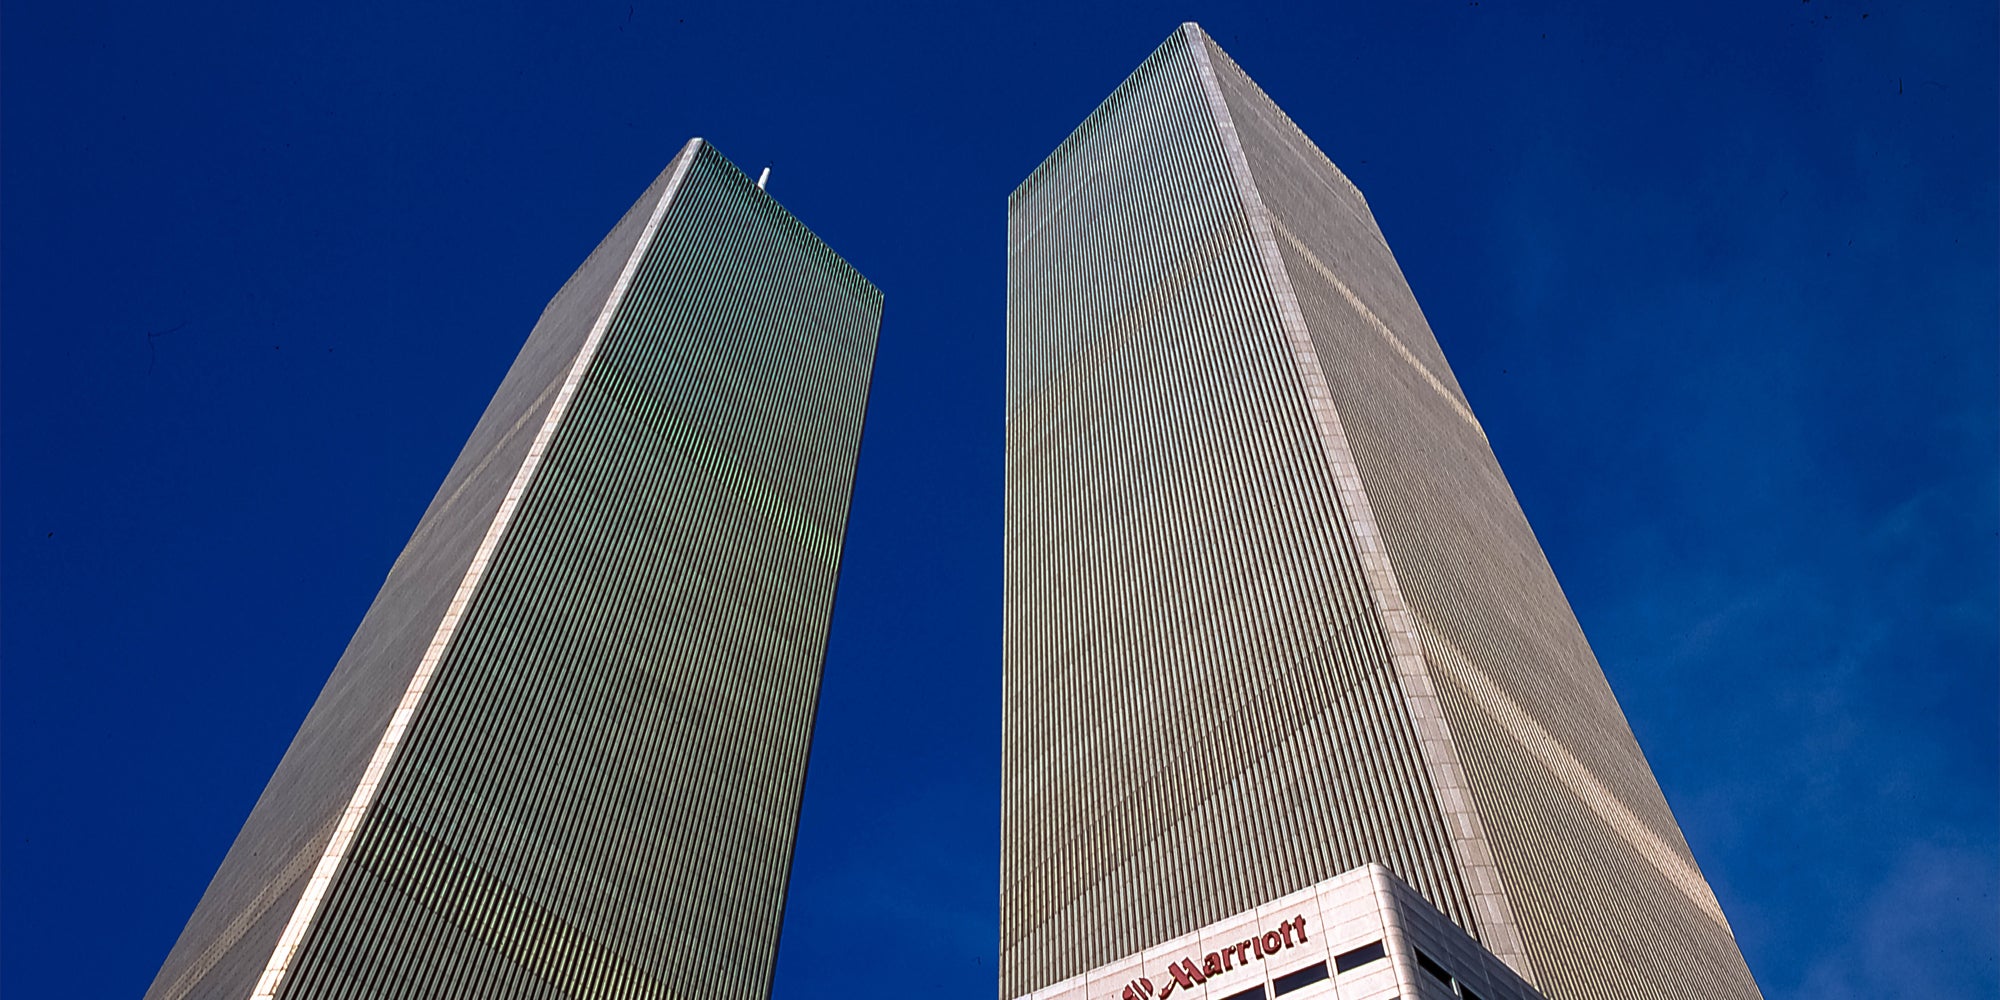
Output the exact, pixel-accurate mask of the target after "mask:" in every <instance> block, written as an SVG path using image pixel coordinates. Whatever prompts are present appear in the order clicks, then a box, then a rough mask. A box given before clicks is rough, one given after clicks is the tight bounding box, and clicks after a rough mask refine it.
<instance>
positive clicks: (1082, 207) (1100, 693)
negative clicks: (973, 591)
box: [1000, 24, 1758, 1000]
mask: <svg viewBox="0 0 2000 1000" xmlns="http://www.w3.org/2000/svg"><path fill="white" fill-rule="evenodd" d="M1006 454H1007V468H1006V530H1005V560H1006V569H1005V595H1006V596H1005V602H1006V607H1005V612H1004V622H1005V639H1004V642H1005V653H1004V660H1005V671H1006V676H1005V684H1004V699H1005V707H1004V712H1005V717H1004V731H1005V737H1004V739H1005V745H1004V750H1003V755H1004V756H1003V761H1004V762H1003V771H1002V783H1003V790H1002V798H1003V801H1002V820H1001V823H1002V832H1001V844H1002V847H1001V850H1002V857H1001V890H1000V891H1001V914H1000V933H1001V941H1000V948H1001V961H1000V980H1001V981H1000V991H1001V995H1002V996H1015V995H1019V994H1023V993H1027V992H1028V991H1031V990H1035V989H1037V988H1040V987H1042V986H1045V985H1047V984H1049V983H1053V982H1056V981H1058V980H1062V979H1064V978H1065V977H1072V976H1076V975H1078V974H1079V973H1082V972H1083V971H1084V970H1086V969H1091V968H1094V967H1098V966H1100V965H1101V964H1103V963H1107V962H1110V961H1112V960H1113V959H1117V958H1119V957H1120V956H1124V955H1129V954H1134V953H1137V952H1138V951H1139V950H1140V949H1141V948H1144V947H1148V946H1151V945H1154V944H1155V943H1156V942H1159V941H1163V940H1165V939H1168V938H1171V937H1173V936H1175V935H1183V934H1187V933H1189V932H1192V931H1194V930H1195V929H1196V928H1199V927H1202V926H1203V925H1207V924H1211V923H1212V922H1214V921H1217V920H1219V919H1221V918H1224V917H1226V916H1228V915H1230V914H1234V913H1238V912H1242V911H1247V910H1249V909H1251V908H1252V907H1255V906H1259V905H1262V904H1264V903H1266V902H1268V901H1270V900H1274V899H1277V898H1279V897H1281V896H1285V895H1286V894H1288V893H1295V892H1298V891H1300V890H1301V889H1303V888H1305V887H1308V886H1311V885H1314V884H1315V883H1319V882H1322V881H1323V880H1326V879H1329V878H1332V877H1334V876H1336V875H1338V874H1340V873H1342V872H1346V871H1349V870H1351V869H1355V868H1358V867H1361V866H1363V865H1365V864H1367V863H1370V862H1379V863H1381V864H1382V865H1384V866H1386V867H1387V868H1388V869H1389V870H1391V871H1393V872H1394V873H1395V874H1396V875H1398V876H1400V877H1401V879H1402V880H1404V881H1406V882H1408V883H1409V884H1410V885H1411V886H1412V887H1414V888H1415V890H1416V891H1417V892H1419V893H1420V894H1421V895H1422V897H1423V898H1424V899H1426V900H1428V902H1429V903H1430V904H1431V905H1432V906H1435V907H1436V908H1437V909H1438V910H1440V911H1442V912H1443V913H1444V914H1445V915H1446V916H1448V917H1449V918H1450V920H1451V921H1452V922H1453V923H1454V924H1456V925H1457V926H1458V927H1460V928H1462V929H1463V930H1465V931H1466V932H1468V933H1470V934H1471V935H1473V936H1474V937H1475V938H1476V939H1477V940H1478V942H1479V943H1480V944H1481V945H1482V946H1483V947H1484V948H1485V949H1486V950H1487V951H1489V952H1491V953H1492V954H1493V955H1495V956H1497V957H1498V958H1500V959H1501V960H1503V961H1504V962H1506V963H1507V965H1508V966H1509V967H1511V968H1512V969H1514V970H1515V971H1516V972H1518V973H1520V974H1521V975H1522V976H1523V977H1525V978H1526V979H1527V980H1529V981H1530V982H1532V983H1534V984H1535V985H1536V986H1537V987H1538V988H1539V989H1540V990H1541V991H1542V992H1543V993H1544V994H1545V995H1547V996H1548V997H1551V998H1555V1000H1583V998H1670V997H1671V998H1685V1000H1707V998H1719V997H1753V996H1756V995H1758V994H1757V988H1756V985H1755V983H1754V982H1753V981H1752V980H1751V977H1750V974H1749V971H1748V969H1747V968H1746V966H1745V965H1744V962H1743V959H1742V956H1741V954H1740V952H1739V951H1738V949H1737V947H1736V943H1735V939H1734V937H1733V935H1732V934H1731V931H1730V929H1729V925H1728V923H1727V922H1726V921H1725V920H1724V918H1723V914H1722V910H1721V907H1720V906H1719V905H1718V904H1717V902H1716V899H1715V896H1714V894H1713V893H1712V892H1711V891H1710V889H1709V886H1708V883H1707V882H1706V880H1705V879H1704V878H1703V877H1702V875H1701V873H1700V871H1699V869H1698V868H1697V867H1696V865H1695V862H1694V858H1693V856H1692V855H1691V854H1690V852H1689V850H1688V847H1687V844H1686V842H1685V841H1684V840H1683V838H1682V836H1681V833H1680V830H1679V827H1678V825H1677V824H1676V823H1675V821H1674V818H1673V816H1672V814H1671V812H1670V811H1669V809H1668V807H1667V803H1666V801H1665V799H1664V797H1663V796H1662V795H1661V793H1660V790H1659V787H1658V785H1657V783H1656V782H1655V780H1654V778H1653V775H1652V772H1651V770H1650V768H1649V767H1648V766H1647V764H1646V761H1645V758H1644V757H1643V755H1642V754H1641V753H1640V750H1639V747H1638V745H1637V743H1636V741H1635V740H1634V739H1633V736H1632V733H1631V730H1630V728H1629V727H1628V726H1627V724H1626V722H1625V719H1624V716H1623V714H1622V713H1621V712H1620V710H1619V707H1618V704H1617V701H1616V700H1615V699H1614V698H1613V696H1612V693H1611V690H1610V688H1609V686H1608V685H1607V684H1606V682H1605V678H1604V675H1603V672H1602V671H1601V670H1600V668H1599V667H1598V664H1597V662H1596V660H1595V658H1594V656H1593V655H1592V653H1591V651H1590V647H1589V646H1588V644H1587V643H1586V642H1585V640H1584V637H1583V633H1582V631H1581V629H1580V628H1579V626H1578V624H1577V622H1576V619H1575V616H1574V615H1573V613H1572V612H1571V611H1570V608H1569V604H1568V602H1567V600H1566V599H1565V598H1564V596H1563V593H1562V591H1561V589H1560V587H1559V586H1558V585H1557V583H1556V580H1555V576H1554V574H1553V573H1552V572H1551V570H1550V568H1549V565H1548V562H1547V560H1546V559H1545V558H1544V556H1543V554H1542V552H1541V549H1540V547H1539V545H1538V544H1537V543H1536V541H1535V537H1534V533H1533V532H1532V531H1531V530H1530V528H1529V526H1528V523H1527V521H1526V519H1525V518H1524V517H1523V515H1522V512H1521V509H1520V507H1519V505H1518V504H1517V503H1516V501H1515V499H1514V495H1513V493H1512V491H1511V489H1510V488H1509V487H1508V485H1507V481H1506V479H1505V477H1504V476H1502V474H1501V472H1500V468H1499V465H1498V463H1497V462H1496V460H1495V459H1494V455H1493V452H1492V450H1491V448H1490V447H1489V446H1488V444H1487V440H1486V433H1485V431H1484V430H1483V429H1482V428H1481V426H1480V424H1479V421H1478V420H1477V419H1476V418H1475V417H1474V416H1473V413H1472V410H1471V408H1470V406H1469V404H1468V402H1467V400H1466V398H1465V395H1464V393H1463V392H1462V391H1461V389H1460V387H1459V385H1458V383H1457V381H1456V380H1455V379H1454V378H1453V376H1452V372H1451V368H1450V366H1449V365H1447V364H1446V363H1445V359H1444V356H1443V354H1442V352H1441V351H1440V350H1439V347H1438V343H1437V341H1436V339H1435V337H1434V336H1433V335H1432V333H1431V330H1430V328H1429V326H1428V324H1427V323H1426V322H1425V320H1424V317H1423V313H1422V312H1421V311H1420V310H1419V309H1418V307H1417V303H1416V300H1415V298H1414V297H1413V296H1412V294H1411V292H1410V289H1409V286H1408V285H1407V284H1406V283H1405V281H1404V279H1403V277H1402V274H1401V271H1400V270H1399V269H1398V267H1397V265H1396V261H1395V258H1394V256H1393V255H1392V254H1391V253H1390V252H1389V249H1388V246H1387V244H1386V243H1385V242H1384V240H1383V237H1382V233H1381V231H1380V230H1379V229H1378V228H1377V226H1376V224H1375V220H1374V218H1373V216H1372V215H1371V214H1370V212H1369V209H1368V206H1367V203H1366V202H1365V201H1364V200H1363V199H1362V197H1361V194H1360V192H1358V191H1357V190H1355V188H1354V186H1353V185H1352V184H1350V183H1349V182H1348V181H1347V179H1346V178H1345V177H1344V176H1342V174H1341V173H1340V171H1339V170H1338V169H1336V168H1335V167H1334V165H1333V164H1332V163H1331V162H1330V161H1329V160H1328V159H1327V158H1326V156H1325V155H1324V154H1322V153H1321V152H1320V151H1319V149H1318V148H1317V147H1316V146H1315V145H1314V144H1313V143H1312V142H1311V141H1310V140H1309V139H1307V138H1306V137H1305V135H1304V134H1303V133H1302V132H1300V131H1299V129H1298V128H1297V126H1295V125H1294V124H1293V123H1292V122H1291V120H1290V119H1289V118H1287V117H1286V116H1285V115H1284V113H1283V112H1282V111H1280V110H1279V109H1278V108H1277V106H1276V105H1275V104H1273V103H1272V102H1271V100H1270V99H1269V98H1268V97H1266V96H1265V95H1264V93H1263V92H1262V91H1261V90H1260V89H1259V88H1258V87H1257V86H1256V84H1254V83H1252V82H1251V80H1250V79H1249V77H1247V76H1246V75H1245V74H1244V73H1243V71H1242V70H1241V69H1240V68H1238V67H1237V65H1236V64H1235V63H1234V62H1233V61H1231V60H1230V58H1229V57H1228V56H1227V55H1225V54H1224V53H1223V52H1222V51H1221V50H1220V48H1218V47H1217V46H1216V45H1215V43H1214V42H1213V41H1212V40H1211V39H1209V38H1208V37H1207V36H1206V35H1205V34H1203V33H1202V31H1201V30H1200V29H1199V28H1198V27H1196V26H1194V25H1191V24H1190V25H1186V26H1184V27H1183V28H1182V29H1181V30H1180V31H1178V32H1176V33H1175V34H1174V35H1173V36H1172V37H1171V38H1169V39H1168V40H1167V41H1166V42H1165V44H1163V45H1161V46H1160V47H1159V49H1158V50H1157V51H1155V52H1154V53H1153V54H1152V55H1151V56H1150V57H1148V58H1147V59H1146V61H1145V62H1144V64H1142V65H1141V66H1140V67H1139V69H1138V70H1137V71H1136V72H1134V73H1133V74H1132V75H1131V77H1130V78H1128V79H1127V80H1126V81H1125V82H1124V83H1123V84H1122V85H1120V86H1119V88H1118V89H1117V90H1116V91H1115V92H1114V93H1113V94H1112V95H1111V96H1110V97H1109V98H1108V99H1106V100H1105V102H1104V103H1103V104H1102V105H1101V106H1099V107H1098V108H1097V110H1096V111H1095V112H1093V113H1092V114H1091V115H1090V116H1089V117H1088V118H1087V119H1086V120H1085V121H1084V123H1083V124H1082V125H1081V126H1079V127H1078V128H1077V129H1076V131H1075V132H1074V133H1072V134H1071V135H1070V136H1069V138H1068V139H1066V140H1065V141H1064V142H1063V143H1062V145H1061V146H1059V147H1058V148H1057V149H1056V151H1055V152H1054V153H1053V154H1051V155H1050V156H1049V158H1048V159H1047V160H1046V161H1045V162H1043V163H1042V165H1041V166H1040V167H1038V168H1036V170H1035V171H1034V173H1033V174H1031V175H1030V176H1029V177H1028V179H1027V180H1026V181H1025V182H1023V183H1022V184H1021V186H1020V187H1019V188H1018V189H1017V190H1016V191H1015V192H1014V193H1013V195H1012V196H1011V197H1010V198H1009V201H1008V313H1007V397H1006ZM1245 943H1246V944H1247V943H1249V942H1247V941H1246V942H1245Z"/></svg>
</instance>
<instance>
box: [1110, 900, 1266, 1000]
mask: <svg viewBox="0 0 2000 1000" xmlns="http://www.w3.org/2000/svg"><path fill="white" fill-rule="evenodd" d="M1305 940H1306V918H1305V917H1304V916H1303V915H1301V916H1296V917H1293V918H1292V919H1290V920H1287V921H1284V922H1282V923H1280V924H1279V925H1278V927H1277V929H1276V930H1269V931H1265V932H1264V933H1262V934H1252V935H1251V936H1250V937H1248V938H1246V939H1244V940H1242V941H1239V942H1237V943H1236V944H1234V945H1232V946H1230V947H1226V948H1223V949H1222V950H1221V951H1211V952H1209V953H1208V954H1207V955H1204V956H1202V959H1201V964H1200V965H1196V964H1195V962H1194V959H1193V958H1192V957H1188V958H1182V959H1179V960H1170V961H1168V962H1167V971H1166V973H1165V974H1164V975H1162V976H1161V977H1160V986H1159V989H1158V990H1155V989H1154V988H1153V981H1152V980H1151V979H1148V978H1146V977H1144V976H1141V977H1139V978H1138V979H1134V980H1132V981H1131V982H1129V983H1127V984H1125V992H1124V993H1122V994H1119V1000H1167V998H1168V997H1171V996H1173V995H1174V989H1175V988H1176V987H1179V988H1180V989H1193V988H1194V987H1195V984H1197V983H1205V982H1207V981H1208V980H1210V979H1212V978H1215V977H1217V976H1221V975H1223V974H1225V973H1227V972H1229V971H1231V970H1232V969H1236V968H1239V967H1248V966H1249V964H1250V961H1251V959H1257V960H1259V961H1262V960H1263V959H1264V958H1265V957H1266V956H1269V955H1275V954H1277V953H1278V952H1280V951H1283V950H1284V949H1286V948H1290V947H1292V946H1293V945H1295V944H1303V943H1305Z"/></svg>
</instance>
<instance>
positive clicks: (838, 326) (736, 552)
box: [147, 139, 882, 1000]
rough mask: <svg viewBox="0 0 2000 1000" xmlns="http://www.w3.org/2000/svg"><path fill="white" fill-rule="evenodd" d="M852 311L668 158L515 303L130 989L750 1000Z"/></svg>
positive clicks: (858, 327) (809, 709)
mask: <svg viewBox="0 0 2000 1000" xmlns="http://www.w3.org/2000/svg"><path fill="white" fill-rule="evenodd" d="M881 315H882V296H881V293H880V292H879V291H877V290H876V289H875V287H874V286H873V285H871V284H870V283H869V282H868V281H867V280H866V279H864V278H863V277H862V276H861V275H860V274H858V273H857V272H856V271H855V270H854V269H853V268H852V267H850V266H848V264H847V263H846V262H845V261H843V260H842V259H841V258H840V257H838V256H837V255H835V254H834V253H833V252H832V251H831V250H829V249H828V248H827V247H826V245H825V244H824V243H822V242H820V240H819V239H818V238H817V237H815V236H814V235H813V234H812V233H811V232H810V231H808V230H807V229H806V228H805V227H804V226H803V225H801V224H800V223H799V221H798V220H797V219H795V218H793V217H792V215H791V214H790V213H788V212H786V211H785V210H784V209H783V208H782V207H780V206H779V205H778V204H777V202H775V201H773V200H772V199H771V198H770V197H769V196H768V195H767V194H765V193H764V191H762V190H761V189H760V188H759V187H758V186H757V185H755V184H753V183H752V182H751V181H750V180H749V179H748V178H747V177H745V176H744V175H743V174H742V173H741V172H739V171H738V170H737V169H736V168H735V167H733V166H731V165H730V164H729V163H728V161H726V160H724V159H723V158H722V157H721V156H720V155H719V154H717V153H716V152H715V151H714V149H713V148H712V147H710V146H708V145H707V144H706V143H704V142H702V141H701V140H699V139H696V140H692V141H690V142H689V143H688V144H687V145H686V147H685V148H684V149H682V151H681V152H680V154H679V155H678V156H676V157H675V158H674V160H673V162H672V163H671V164H670V165H669V166H668V167H667V169H666V170H665V171H664V172H663V173H661V174H660V175H659V177H658V179H657V180H655V181H654V182H653V183H652V185H651V186H650V187H649V188H648V189H647V190H646V192H645V194H644V195H642V196H641V197H640V199H639V201H638V202H637V203H636V204H635V205H633V207H632V208H631V210H630V211H628V212H627V213H626V214H625V216H624V218H623V219H622V220H620V221H619V223H618V225H617V226H616V227H615V228H614V229H613V230H612V231H611V234H610V235H609V236H607V237H605V239H604V241H603V242H602V243H600V244H599V245H598V247H597V249H596V250H594V251H593V252H592V253H591V255H590V257H589V258H588V259H587V260H585V261H584V263H583V265H582V266H581V267H580V268H578V269H577V271H576V273H575V274H574V275H572V276H571V278H570V279H569V281H568V283H566V284H565V285H564V286H563V287H562V289H561V291H559V292H558V293H557V294H556V296H555V298H554V300H553V301H551V302H550V303H549V306H548V308H547V309H546V310H545V311H544V312H543V314H542V317H541V320H540V322H538V323H537V324H536V325H535V328H534V331H533V333H532V334H530V336H529V337H528V341H527V344H526V346H525V347H523V348H522V350H521V353H520V355H519V357H518V358H516V360H515V362H514V365H513V367H512V369H511V370H509V371H508V373H507V376H506V379H505V380H504V381H503V382H502V384H501V386H500V389H499V392H498V393H497V394H496V395H495V396H494V398H493V401H492V403H491V404H490V405H489V406H488V407H487V410H486V413H485V415H484V416H482V417H481V418H480V420H479V423H478V425H477V427H476V428H475V429H474V430H473V433H472V439H471V441H470V442H469V443H467V445H466V446H465V449H464V451H463V452H461V453H460V455H459V458H458V461H457V463H456V464H455V465H454V466H453V467H452V469H451V472H450V474H449V475H448V476H447V477H446V479H445V482H444V485H443V486H442V487H441V488H440V489H439V490H438V492H437V495H436V498H435V499H433V500H432V502H431V505H430V508H429V509H428V510H427V511H425V513H424V515H423V518H422V520H421V521H420V522H419V523H418V525H417V529H416V532H415V534H414V535H413V536H412V537H411V539H410V541H409V544H408V545H407V546H406V547H405V548H404V550H403V553H402V556H401V557H400V558H398V559H397V561H396V563H395V565H394V566H393V567H392V568H391V569H390V571H389V575H388V579H387V581H386V582H385V583H384V584H383V587H382V590H381V592H380V594H379V595H377V597H376V599H375V602H374V604H373V606H372V607H370V608H369V610H368V613H367V616H366V617H365V618H364V619H363V620H362V623H361V626H360V629H359V630H358V631H357V632H356V633H355V636H354V639H353V641H352V643H350V645H349V646H348V648H347V651H346V653H345V654H344V655H343V656H342V657H341V659H340V662H339V664H338V665H337V666H336V667H335V669H334V672H333V676H332V678H331V679H330V680H329V681H328V682H327V685H326V687H325V689H324V690H323V691H322V692H321V694H320V697H319V700H318V701H317V703H315V704H314V706H313V708H312V711H311V712H310V714H308V715H307V717H306V720H305V723H304V725H303V726H302V727H301V728H300V730H299V734H298V736H297V738H296V739H295V740H294V741H293V743H292V746H291V749H290V750H289V751H288V752H287V753H286V754H285V757H284V760H283V762H282V763H280V764H279V766H278V770H277V773H276V774H275V775H274V776H273V777H272V779H271V782H270V784H269V785H268V786H267V787H266V788H265V790H264V794H263V796H262V797H261V798H260V799H259V800H258V802H257V805H256V807H255V809H254V810H253V811H252V812H251V814H250V818H249V820H248V822H246V823H245V824H244V827H243V831H242V833H241V834H240V835H239V836H238V838H237V840H236V843H235V845H234V846H233V847H232V848H231V849H230V851H229V853H228V855H227V857H226V858H225V859H224V861H223V863H222V867H221V870H220V871H218V872H217V874H216V876H215V879H214V881H213V882H212V883H211V884H210V885H209V888H208V891H207V893H206V894H205V895H204V896H203V897H202V900H201V903H200V905H199V906H198V907H197V909H196V910H195V913H194V916H193V917H192V919H190V920H189V922H188V925H187V928H186V930H185V931H183V933H182V935H181V938H180V941H179V942H178V943H177V944H176V945H175V947H174V948H173V950H172V952H171V953H170V954H169V955H168V957H167V959H166V963H165V964H164V965H163V966H162V968H161V969H160V972H159V975H158V976H157V978H156V979H155V980H154V982H153V986H152V989H151V990H149V991H148V993H147V996H148V997H149V998H151V1000H183V998H218V1000H225V998H226V1000H243V998H248V997H251V996H256V997H271V996H277V997H285V998H297V1000H303V998H307V997H336V996H337V997H354V996H367V997H410V998H425V1000H428V998H434V997H446V996H452V997H549V998H557V997H581V996H620V997H682V996H699V997H742V998H761V997H763V996H765V995H766V993H767V992H768V989H769V985H770V979H771V973H772V969H773V965H774V962H775V957H776V949H777V933H778V923H779V917H780V913H781V910H782V905H783V900H784V893H785V884H786V879H787V876H788V874H789V870H790V863H791V856H792V842H793V837H794V834H795V832H796V829H797V824H798V816H799V802H800V797H801V794H802V792H803V789H804V781H805V765H806V751H807V745H808V743H809V742H810V739H811V736H812V728H813V716H814V710H815V707H816V705H817V703H818V696H819V686H820V676H821V670H822V668H823V660H824V655H825V648H826V638H827V627H828V622H829V617H830V614H831V609H832V602H833V591H834V581H835V578H836V576H837V573H838V569H839V564H840V555H841V544H842V537H843V534H844V532H845V526H846V522H847V511H848V502H849V498H850V496H851V493H852V487H853V477H854V471H855V463H856V458H857V455H858V449H859V446H860V433H861V423H862V414H863V411H864V409H865V407H866V402H867V393H868V383H869V377H870V373H871V370H872V366H873V362H874V352H875V341H876V335H877V331H878V329H879V326H880V322H881Z"/></svg>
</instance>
